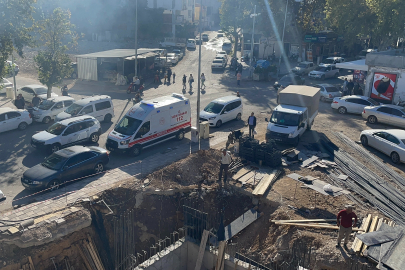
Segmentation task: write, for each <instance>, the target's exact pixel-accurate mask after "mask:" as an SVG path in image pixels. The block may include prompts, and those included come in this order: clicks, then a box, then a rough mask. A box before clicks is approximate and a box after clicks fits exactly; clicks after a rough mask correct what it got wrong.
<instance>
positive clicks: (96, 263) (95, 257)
mask: <svg viewBox="0 0 405 270" xmlns="http://www.w3.org/2000/svg"><path fill="white" fill-rule="evenodd" d="M84 245H85V247H86V248H87V250H88V251H89V253H90V256H91V259H92V260H93V262H94V264H95V265H96V268H97V270H102V268H101V266H100V263H99V262H98V260H97V256H96V254H95V253H94V250H93V249H92V247H91V246H90V244H89V243H88V242H86V241H84Z"/></svg>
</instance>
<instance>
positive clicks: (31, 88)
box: [17, 84, 58, 102]
mask: <svg viewBox="0 0 405 270" xmlns="http://www.w3.org/2000/svg"><path fill="white" fill-rule="evenodd" d="M47 93H48V88H46V87H45V86H42V85H37V84H31V85H26V86H24V87H21V88H19V89H17V95H19V94H22V96H23V98H24V99H25V102H32V99H33V97H34V96H35V94H36V95H38V97H39V98H40V99H42V100H45V99H47ZM57 96H58V95H57V94H55V93H54V92H51V97H57Z"/></svg>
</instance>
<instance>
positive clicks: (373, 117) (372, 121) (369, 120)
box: [367, 115, 377, 124]
mask: <svg viewBox="0 0 405 270" xmlns="http://www.w3.org/2000/svg"><path fill="white" fill-rule="evenodd" d="M367 121H368V122H369V123H370V124H375V123H377V117H375V116H374V115H370V116H369V117H368V118H367Z"/></svg>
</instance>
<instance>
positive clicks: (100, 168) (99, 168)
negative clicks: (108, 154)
mask: <svg viewBox="0 0 405 270" xmlns="http://www.w3.org/2000/svg"><path fill="white" fill-rule="evenodd" d="M102 171H104V165H103V163H102V162H100V163H97V164H96V166H94V173H95V174H98V173H101V172H102Z"/></svg>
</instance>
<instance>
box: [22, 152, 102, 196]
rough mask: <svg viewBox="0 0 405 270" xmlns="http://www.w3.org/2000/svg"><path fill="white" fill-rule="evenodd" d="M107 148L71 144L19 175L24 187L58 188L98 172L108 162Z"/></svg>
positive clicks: (35, 188) (36, 188)
mask: <svg viewBox="0 0 405 270" xmlns="http://www.w3.org/2000/svg"><path fill="white" fill-rule="evenodd" d="M109 160H110V158H109V156H108V152H107V150H105V149H103V148H101V147H96V146H90V147H85V146H79V145H75V146H71V147H68V148H65V149H62V150H59V151H57V152H55V153H53V154H52V155H50V156H49V157H47V158H45V160H44V162H42V163H40V164H38V165H36V166H34V167H32V168H31V169H28V170H26V171H25V172H24V174H23V176H22V177H21V183H22V185H23V186H24V187H25V188H26V189H33V190H38V189H44V188H52V189H58V188H59V185H61V184H63V183H65V182H67V181H69V180H73V179H77V178H80V177H83V176H86V175H89V174H94V173H100V172H102V171H103V170H104V166H105V165H106V164H107V163H108V162H109Z"/></svg>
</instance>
